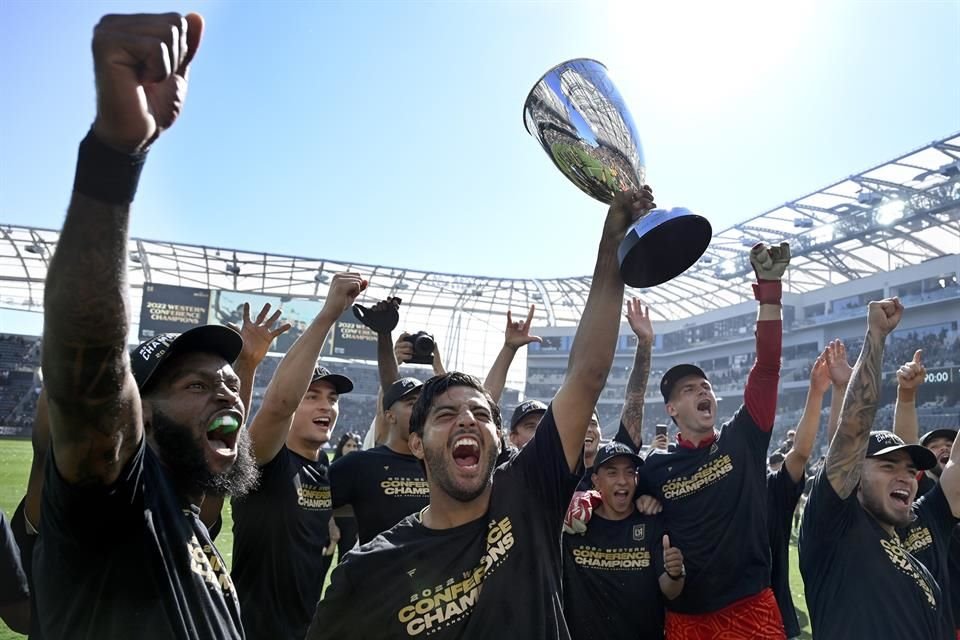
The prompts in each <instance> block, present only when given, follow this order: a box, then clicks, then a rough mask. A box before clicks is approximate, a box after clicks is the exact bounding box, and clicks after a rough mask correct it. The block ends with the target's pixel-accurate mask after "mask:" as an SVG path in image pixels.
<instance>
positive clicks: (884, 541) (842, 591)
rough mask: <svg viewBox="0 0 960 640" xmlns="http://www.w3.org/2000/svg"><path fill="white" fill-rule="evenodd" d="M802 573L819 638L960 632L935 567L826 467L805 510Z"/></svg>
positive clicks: (907, 639) (902, 638) (914, 639)
mask: <svg viewBox="0 0 960 640" xmlns="http://www.w3.org/2000/svg"><path fill="white" fill-rule="evenodd" d="M800 573H801V574H802V575H803V582H804V587H805V592H806V598H807V606H808V607H809V613H810V620H811V623H812V627H813V635H814V637H815V638H865V639H866V638H871V639H872V638H883V639H884V640H919V639H923V640H930V639H933V638H936V639H946V638H951V637H953V636H952V631H951V630H950V629H949V627H948V625H947V620H946V617H945V616H943V615H942V611H941V609H942V606H943V603H942V598H941V594H940V587H939V585H938V584H937V582H936V581H935V580H934V579H933V576H932V575H930V572H929V571H927V569H926V567H924V566H923V564H921V563H920V561H919V560H917V559H916V558H915V557H913V556H912V555H911V554H909V553H908V552H907V551H906V550H905V549H904V548H903V546H902V544H901V541H900V539H899V537H898V536H891V535H890V534H888V533H887V532H886V531H885V530H884V529H883V528H882V527H881V526H880V524H879V523H878V522H877V520H876V519H875V518H874V517H873V516H871V515H870V514H869V513H867V511H866V510H864V508H863V507H862V506H860V501H859V500H858V499H857V493H856V492H854V493H852V494H851V495H850V496H849V497H848V498H846V499H845V500H844V499H841V498H840V496H838V495H837V493H836V491H834V490H833V487H832V486H831V485H830V481H829V480H828V479H827V476H826V474H825V473H824V472H823V471H820V472H819V473H818V474H817V476H816V478H814V482H813V488H812V489H811V491H810V497H809V498H808V499H807V504H806V507H804V510H803V523H802V525H801V528H800Z"/></svg>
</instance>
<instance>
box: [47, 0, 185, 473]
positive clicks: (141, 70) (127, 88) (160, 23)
mask: <svg viewBox="0 0 960 640" xmlns="http://www.w3.org/2000/svg"><path fill="white" fill-rule="evenodd" d="M202 29H203V20H202V18H200V16H198V15H196V14H190V15H188V16H186V17H181V16H180V15H178V14H172V13H170V14H164V15H131V16H106V17H104V18H103V19H102V20H101V21H100V23H99V24H98V25H97V27H96V29H94V34H93V59H94V72H95V76H96V91H97V115H96V119H95V120H94V124H93V128H92V129H91V131H90V133H89V134H88V136H87V137H86V138H85V139H84V141H83V142H82V143H81V145H80V152H79V156H78V159H77V172H76V176H75V179H74V187H73V197H72V198H71V200H70V206H69V208H68V209H67V218H66V221H65V222H64V224H63V230H62V231H61V233H60V239H59V241H58V243H57V249H56V252H55V253H54V255H53V257H52V258H51V260H50V267H49V269H48V271H47V280H46V286H45V290H44V330H43V370H44V373H45V374H46V376H45V380H44V384H45V386H46V389H47V393H48V397H49V410H50V431H51V438H52V443H53V451H54V454H55V457H56V463H57V468H58V469H59V471H60V474H61V475H62V476H63V477H64V479H65V480H67V481H68V482H72V483H80V482H83V483H99V484H110V483H112V482H113V481H114V480H116V478H117V477H118V475H119V473H120V471H121V470H122V468H123V467H124V465H125V464H126V462H127V460H128V459H129V458H130V456H131V455H132V454H133V453H134V451H135V450H136V449H137V447H138V446H139V444H140V441H141V438H142V437H143V422H142V417H141V405H140V396H139V392H138V390H137V385H136V383H135V382H134V379H133V375H132V374H131V372H130V360H129V357H128V354H127V336H128V333H129V318H130V306H129V301H128V298H127V230H128V224H129V213H130V203H131V202H132V201H133V196H134V193H135V192H136V187H137V182H138V180H139V176H140V169H141V168H142V166H143V163H144V161H145V159H146V152H147V149H148V148H149V146H150V145H151V144H152V143H153V142H154V140H156V139H157V137H158V136H159V135H160V133H161V132H162V131H163V130H165V129H167V128H169V127H170V126H171V125H172V124H173V122H174V120H176V118H177V116H178V115H179V114H180V112H181V109H182V107H183V100H184V99H185V97H186V89H187V80H186V77H187V67H188V65H189V63H190V61H191V59H192V58H193V55H194V53H195V52H196V49H197V46H198V45H199V44H200V35H201V31H202Z"/></svg>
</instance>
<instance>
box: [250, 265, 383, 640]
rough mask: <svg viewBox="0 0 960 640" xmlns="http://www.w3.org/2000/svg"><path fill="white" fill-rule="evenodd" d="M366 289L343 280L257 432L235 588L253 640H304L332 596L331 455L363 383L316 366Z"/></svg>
mask: <svg viewBox="0 0 960 640" xmlns="http://www.w3.org/2000/svg"><path fill="white" fill-rule="evenodd" d="M366 285H367V283H366V280H363V279H362V278H361V277H360V275H359V274H356V273H337V274H335V275H334V276H333V279H332V280H331V281H330V289H329V292H328V293H327V298H326V300H325V302H324V305H323V308H322V309H321V310H320V313H318V314H317V316H316V317H315V318H314V319H313V321H312V322H311V323H310V325H309V326H308V327H307V328H306V330H305V331H304V332H303V333H302V334H301V335H300V337H298V338H297V341H296V342H294V343H293V346H291V347H290V349H289V350H288V351H287V353H286V355H285V356H284V357H283V360H282V361H281V362H280V364H279V365H278V366H277V370H276V371H275V372H274V374H273V378H272V379H271V380H270V384H269V386H268V387H267V391H266V392H265V393H264V396H263V404H262V405H261V406H260V410H259V411H258V412H257V415H256V416H255V417H254V418H253V421H252V423H251V425H250V439H251V441H252V444H253V453H254V457H255V459H256V461H257V464H258V465H259V467H260V474H261V478H260V484H259V486H258V487H257V488H256V490H254V491H252V492H250V494H249V495H247V496H245V497H243V498H241V499H236V500H234V501H233V523H234V524H233V534H234V538H233V579H234V581H235V582H236V584H237V591H238V593H239V594H240V605H241V609H242V611H243V627H244V630H245V631H246V633H247V637H248V638H270V639H289V640H293V639H297V640H299V639H301V638H303V636H304V635H305V634H306V631H307V626H308V625H309V624H310V616H311V614H312V613H313V610H314V608H315V606H316V603H317V599H318V598H319V595H320V592H321V590H322V588H323V582H324V578H325V576H326V573H327V569H329V567H330V561H331V559H332V553H333V549H332V545H331V530H332V527H333V526H335V525H334V524H333V523H332V519H333V511H332V500H331V495H330V475H329V465H328V459H327V454H326V452H325V451H324V450H323V446H324V445H325V444H326V443H327V442H328V441H329V439H330V433H331V432H332V431H333V429H334V427H335V426H336V423H337V417H338V415H339V402H338V401H339V398H340V396H341V395H343V394H345V393H349V392H350V391H352V390H353V382H351V381H350V379H349V378H347V377H345V376H342V375H339V374H336V373H332V372H331V371H329V370H328V369H326V368H325V367H321V366H317V365H316V362H317V357H318V356H319V354H320V350H321V349H322V348H323V345H324V342H325V341H326V337H327V333H329V331H330V329H331V327H332V326H333V324H334V323H335V322H336V320H337V318H339V317H340V315H341V314H342V313H343V312H344V311H345V310H346V309H347V308H349V306H350V305H351V304H353V301H354V300H355V299H356V297H357V296H358V295H360V293H361V292H362V291H363V290H364V289H365V288H366ZM333 542H336V540H333Z"/></svg>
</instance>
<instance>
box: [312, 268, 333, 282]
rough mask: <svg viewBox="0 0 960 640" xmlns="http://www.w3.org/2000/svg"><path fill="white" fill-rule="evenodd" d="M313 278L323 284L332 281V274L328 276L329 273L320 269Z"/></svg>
mask: <svg viewBox="0 0 960 640" xmlns="http://www.w3.org/2000/svg"><path fill="white" fill-rule="evenodd" d="M313 280H314V282H319V283H321V284H327V283H328V282H330V276H328V275H327V274H325V273H324V272H323V270H318V271H317V274H316V275H315V276H313Z"/></svg>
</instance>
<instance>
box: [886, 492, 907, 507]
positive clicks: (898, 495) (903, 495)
mask: <svg viewBox="0 0 960 640" xmlns="http://www.w3.org/2000/svg"><path fill="white" fill-rule="evenodd" d="M890 497H891V498H893V499H894V500H895V501H896V502H899V503H900V504H902V505H904V506H907V507H909V506H910V492H909V491H907V490H906V489H895V490H893V491H891V492H890Z"/></svg>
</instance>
